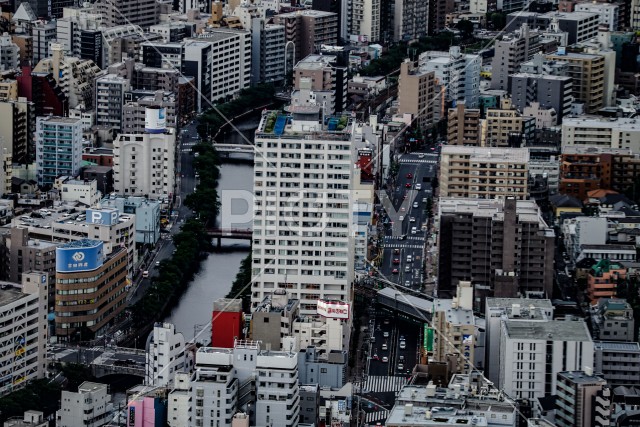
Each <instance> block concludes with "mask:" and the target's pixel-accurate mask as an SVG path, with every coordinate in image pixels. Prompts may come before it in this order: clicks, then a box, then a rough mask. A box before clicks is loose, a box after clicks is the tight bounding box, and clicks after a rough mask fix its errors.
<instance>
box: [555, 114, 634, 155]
mask: <svg viewBox="0 0 640 427" xmlns="http://www.w3.org/2000/svg"><path fill="white" fill-rule="evenodd" d="M569 145H595V146H604V147H609V148H622V149H630V150H631V151H633V152H634V153H638V152H640V121H638V120H637V119H630V118H615V119H610V118H602V117H567V118H565V119H564V120H563V122H562V147H563V148H564V147H566V146H569Z"/></svg>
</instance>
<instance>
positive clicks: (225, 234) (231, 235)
mask: <svg viewBox="0 0 640 427" xmlns="http://www.w3.org/2000/svg"><path fill="white" fill-rule="evenodd" d="M207 234H208V235H209V236H210V237H212V238H214V239H218V249H220V248H221V247H222V239H234V240H249V241H251V239H252V237H253V231H252V230H251V229H250V228H208V229H207Z"/></svg>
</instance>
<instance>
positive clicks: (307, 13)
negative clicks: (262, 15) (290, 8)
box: [273, 10, 338, 63]
mask: <svg viewBox="0 0 640 427" xmlns="http://www.w3.org/2000/svg"><path fill="white" fill-rule="evenodd" d="M273 23H274V24H280V25H284V28H285V39H286V42H293V44H294V47H295V55H294V62H296V63H297V62H298V61H300V60H302V58H305V57H307V56H309V55H312V54H316V53H319V52H320V46H322V45H327V46H336V45H337V44H338V14H336V13H333V12H322V11H319V10H299V11H296V12H291V13H281V14H279V15H275V16H274V17H273Z"/></svg>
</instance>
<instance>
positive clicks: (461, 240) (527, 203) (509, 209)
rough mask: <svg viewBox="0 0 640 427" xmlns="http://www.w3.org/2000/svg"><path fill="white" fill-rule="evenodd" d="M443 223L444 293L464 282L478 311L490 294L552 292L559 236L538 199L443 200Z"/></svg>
mask: <svg viewBox="0 0 640 427" xmlns="http://www.w3.org/2000/svg"><path fill="white" fill-rule="evenodd" d="M438 221H439V226H440V233H439V235H438V238H439V244H438V246H439V248H440V254H439V257H438V263H439V267H438V286H439V287H438V295H439V296H441V297H445V296H450V295H452V294H453V292H454V290H455V289H456V285H457V283H458V282H459V281H461V280H462V281H471V283H472V284H473V286H474V292H475V302H476V308H477V309H479V310H481V309H482V307H483V305H484V302H482V301H484V297H485V296H494V297H507V298H512V297H516V296H519V295H520V296H529V295H532V296H550V295H551V293H552V290H553V254H554V250H553V248H554V239H555V236H554V233H553V229H552V228H550V227H549V226H548V225H547V224H546V222H545V221H544V219H543V218H542V215H541V213H540V209H539V208H538V206H537V205H536V203H535V202H534V201H531V200H515V199H514V198H511V197H507V198H506V199H493V200H477V199H476V200H474V199H455V198H442V199H441V200H440V203H439V219H438ZM463 236H464V237H463ZM479 301H480V303H479V304H478V302H479Z"/></svg>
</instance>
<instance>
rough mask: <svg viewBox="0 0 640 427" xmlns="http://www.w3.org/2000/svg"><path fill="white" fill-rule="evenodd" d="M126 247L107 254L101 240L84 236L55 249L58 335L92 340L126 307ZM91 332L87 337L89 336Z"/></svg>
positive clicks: (63, 338)
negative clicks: (84, 237)
mask: <svg viewBox="0 0 640 427" xmlns="http://www.w3.org/2000/svg"><path fill="white" fill-rule="evenodd" d="M126 284H127V250H126V248H125V247H124V246H122V247H120V248H115V249H113V250H112V251H111V253H110V254H108V255H106V254H105V251H104V243H103V242H102V241H100V240H90V239H83V240H78V241H74V242H69V243H66V244H64V245H61V246H59V247H58V248H57V249H56V312H55V314H56V335H57V336H58V339H59V340H62V341H82V340H88V339H92V338H93V337H94V336H95V335H96V334H99V333H100V332H101V331H104V330H106V328H107V327H108V326H110V325H111V324H112V322H113V319H115V318H116V316H117V315H119V314H120V313H122V311H124V309H125V308H126V307H127V304H126V296H127V292H126V290H125V286H126ZM87 335H88V336H87Z"/></svg>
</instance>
